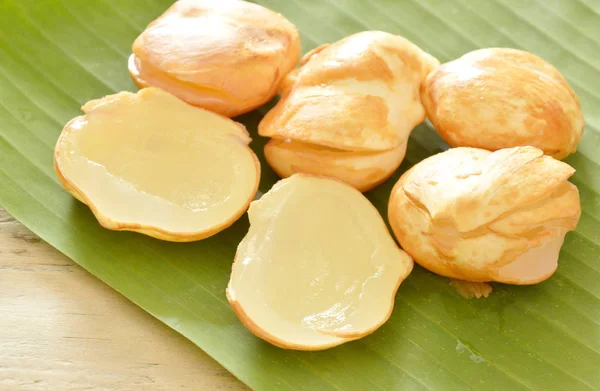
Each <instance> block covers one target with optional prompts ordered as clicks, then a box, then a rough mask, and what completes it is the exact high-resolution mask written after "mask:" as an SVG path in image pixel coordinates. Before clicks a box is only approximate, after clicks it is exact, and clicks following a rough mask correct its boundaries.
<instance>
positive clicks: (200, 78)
mask: <svg viewBox="0 0 600 391" xmlns="http://www.w3.org/2000/svg"><path fill="white" fill-rule="evenodd" d="M132 52H133V54H132V55H131V56H130V58H129V63H128V67H129V73H130V76H131V77H132V79H133V81H134V82H135V84H136V85H137V86H138V87H140V88H146V87H158V88H161V89H163V90H165V91H168V92H170V93H172V94H173V95H175V96H177V97H178V98H180V99H181V100H184V101H186V102H187V103H189V104H191V105H194V106H198V107H202V108H205V109H208V110H210V111H213V112H216V113H218V114H221V115H224V116H226V117H235V116H238V115H240V114H243V113H246V112H248V111H251V110H254V109H255V108H257V107H259V106H261V105H263V104H265V103H267V102H268V101H269V100H271V99H272V98H273V97H274V96H275V95H276V94H277V89H278V87H279V84H280V82H281V80H282V79H283V77H284V76H285V75H286V74H287V73H288V72H289V71H290V70H292V69H293V68H294V66H296V64H297V62H298V60H299V58H300V54H301V43H300V35H299V33H298V30H297V28H296V27H295V26H294V25H293V24H292V23H291V22H290V21H288V20H287V19H286V18H285V17H284V16H283V15H281V14H278V13H275V12H273V11H271V10H269V9H267V8H264V7H262V6H260V5H258V4H253V3H250V2H246V1H238V0H219V1H216V0H179V1H177V2H175V3H174V4H173V5H172V6H171V7H170V8H169V9H167V10H166V11H165V12H164V13H163V14H162V15H161V16H160V17H158V18H157V19H156V20H155V21H153V22H152V23H150V24H149V25H148V27H147V28H146V30H144V31H143V32H142V33H141V34H140V36H139V37H137V39H136V40H135V41H134V43H133V47H132Z"/></svg>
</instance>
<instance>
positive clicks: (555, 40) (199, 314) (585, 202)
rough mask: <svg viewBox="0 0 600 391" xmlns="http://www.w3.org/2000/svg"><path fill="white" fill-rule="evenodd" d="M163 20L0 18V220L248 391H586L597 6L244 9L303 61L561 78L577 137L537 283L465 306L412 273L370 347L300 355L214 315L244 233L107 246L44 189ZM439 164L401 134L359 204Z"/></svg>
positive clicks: (150, 10) (128, 9)
mask: <svg viewBox="0 0 600 391" xmlns="http://www.w3.org/2000/svg"><path fill="white" fill-rule="evenodd" d="M170 3H171V1H169V0H119V1H113V0H93V1H89V0H1V1H0V205H2V206H3V207H4V208H6V209H7V210H8V211H9V212H10V213H11V214H12V215H14V216H15V217H16V218H17V219H19V220H20V221H21V222H22V223H23V224H25V225H26V226H27V227H28V228H29V229H31V230H32V231H34V232H35V233H36V234H38V235H39V236H40V237H41V238H43V239H44V240H45V241H47V242H48V243H50V244H51V245H52V246H54V247H56V248H57V249H59V250H60V251H62V252H63V253H65V254H66V255H68V256H69V257H71V258H72V259H73V260H75V261H76V262H77V263H79V264H80V265H81V266H83V267H84V268H85V269H87V270H88V271H89V272H91V273H92V274H94V275H95V276H97V277H98V278H100V279H101V280H102V281H104V282H105V283H107V284H109V285H110V286H111V287H113V288H114V289H116V290H117V291H119V292H121V293H122V294H123V295H125V296H126V297H127V298H129V299H130V300H131V301H133V302H135V303H136V304H137V305H139V306H140V307H141V308H143V309H144V310H146V311H148V312H149V313H151V314H152V315H153V316H155V317H156V318H158V319H160V320H161V321H162V322H164V323H165V324H167V325H168V326H170V327H172V328H173V329H174V330H176V331H177V332H179V333H181V334H183V335H184V336H185V337H187V338H188V339H190V340H191V341H192V342H193V343H195V344H196V345H198V346H199V347H200V348H202V349H203V350H205V351H206V352H207V353H208V354H210V355H211V356H212V357H214V358H215V359H216V360H217V361H218V362H219V363H221V364H222V365H223V366H224V367H226V368H227V369H228V370H230V371H231V372H232V373H233V374H234V375H235V376H237V377H238V378H239V379H241V380H242V381H243V382H245V383H246V384H248V385H249V386H250V387H252V388H255V389H262V390H301V389H306V390H327V389H337V390H354V389H356V390H371V389H372V390H378V389H381V390H392V389H398V390H400V389H403V390H404V389H405V390H413V389H414V390H418V389H435V390H440V389H444V390H468V389H497V390H520V389H537V390H586V389H598V388H600V153H599V151H600V130H599V129H600V111H599V109H598V107H600V106H599V105H600V43H599V40H598V37H600V2H599V1H597V0H486V1H484V0H453V1H450V0H261V1H259V3H261V4H263V5H265V6H267V7H269V8H271V9H273V10H276V11H278V12H281V13H283V14H284V15H285V16H286V17H287V18H288V19H290V20H291V21H292V22H293V23H295V24H296V25H297V26H298V28H299V30H300V32H301V36H302V41H303V50H304V51H305V52H306V51H308V50H310V49H311V48H313V47H315V46H317V45H319V44H321V43H324V42H331V41H335V40H338V39H340V38H342V37H344V36H346V35H349V34H351V33H354V32H358V31H362V30H368V29H377V30H384V31H389V32H392V33H397V34H400V35H403V36H405V37H406V38H408V39H410V40H412V41H413V42H415V43H416V44H417V45H419V46H421V47H422V48H423V49H424V50H426V51H428V52H430V53H432V54H433V55H434V56H436V57H438V58H439V59H440V60H441V61H442V62H444V61H449V60H451V59H454V58H457V57H459V56H461V55H462V54H464V53H465V52H467V51H470V50H474V49H476V48H481V47H515V48H521V49H525V50H528V51H531V52H533V53H535V54H537V55H540V56H541V57H543V58H545V59H546V60H548V61H550V62H551V63H553V64H554V65H555V66H556V67H557V68H558V69H559V70H560V71H561V72H563V73H564V75H565V76H566V77H567V78H568V80H569V82H570V83H571V85H572V86H573V87H574V89H575V90H576V92H577V93H578V95H579V97H580V98H581V103H582V106H583V110H584V113H585V116H586V122H587V126H586V130H585V134H584V137H583V140H582V142H581V145H580V147H579V152H578V153H577V154H575V155H572V156H570V157H569V158H568V159H567V162H568V163H570V164H571V165H573V166H574V167H575V168H576V169H577V174H576V175H575V176H574V178H573V179H572V181H573V183H575V184H576V185H577V186H578V188H579V191H580V193H581V201H582V206H583V214H582V217H581V220H580V223H579V226H578V227H577V230H576V231H575V232H572V233H570V234H569V235H568V237H567V240H566V243H565V245H564V247H563V249H562V252H561V255H560V262H559V269H558V271H557V273H556V274H555V275H554V276H553V277H552V278H551V279H550V280H548V281H546V282H543V283H541V284H538V285H535V286H526V287H516V286H505V285H495V291H494V293H493V294H492V295H491V296H490V297H489V298H488V299H485V300H466V299H464V298H462V297H460V296H459V295H458V294H457V293H456V291H455V290H454V288H452V287H451V286H450V285H449V283H448V280H447V279H445V278H442V277H439V276H436V275H434V274H432V273H429V272H428V271H426V270H424V269H422V268H419V267H416V268H415V270H414V272H413V273H412V275H411V276H410V277H409V278H408V279H407V280H406V281H405V282H404V283H403V284H402V286H401V287H400V290H399V291H398V294H397V297H396V305H395V309H394V312H393V315H392V317H391V319H390V320H389V321H388V322H387V323H386V324H385V325H384V326H383V327H382V328H381V329H379V330H378V331H376V332H375V333H374V334H372V335H371V336H369V337H367V338H364V339H362V340H359V341H356V342H351V343H348V344H345V345H343V346H340V347H337V348H334V349H331V350H327V351H322V352H310V353H308V352H297V351H286V350H282V349H279V348H276V347H273V346H271V345H269V344H267V343H265V342H263V341H261V340H259V339H257V338H255V337H254V336H253V335H252V334H250V333H249V332H248V331H247V330H246V329H245V328H244V327H243V326H242V325H241V324H240V322H239V321H238V319H237V318H236V316H235V315H234V314H233V312H232V311H231V309H230V308H229V306H228V303H227V300H226V298H225V294H224V290H225V287H226V285H227V282H228V277H229V272H230V270H231V262H232V260H233V256H234V253H235V249H236V246H237V244H238V242H239V241H240V239H241V238H242V237H243V235H244V234H245V232H246V230H247V228H248V222H247V219H246V218H242V219H241V220H240V221H239V222H237V223H236V224H235V225H234V226H232V227H231V228H230V229H227V230H226V231H224V232H222V233H220V234H218V235H216V236H214V237H212V238H210V239H208V240H204V241H200V242H196V243H188V244H176V243H166V242H161V241H158V240H154V239H151V238H149V237H145V236H143V235H139V234H134V233H127V232H112V231H108V230H105V229H103V228H101V227H100V226H99V225H98V224H97V222H96V220H95V219H94V217H93V216H92V214H91V212H90V211H89V210H88V208H87V207H85V206H84V205H82V204H81V203H79V202H77V201H75V200H74V199H73V198H72V197H71V196H69V195H68V194H67V193H66V192H65V191H64V190H63V189H62V188H61V187H60V185H59V183H58V181H57V179H56V177H55V175H54V172H53V167H52V158H53V156H52V153H53V147H54V144H55V142H56V139H57V137H58V135H59V133H60V130H61V128H62V126H63V125H64V124H65V123H66V122H67V121H68V120H69V119H70V118H72V117H74V116H76V115H79V114H80V111H79V107H80V106H81V105H82V104H83V103H84V102H86V101H87V100H89V99H93V98H97V97H100V96H103V95H105V94H110V93H113V92H115V91H120V90H130V91H135V87H134V85H133V83H132V82H131V81H130V79H129V76H128V72H127V67H126V60H127V56H128V54H129V53H130V47H131V43H132V42H133V40H134V38H135V37H136V36H137V35H138V34H139V33H140V32H141V31H142V30H143V28H144V27H145V26H146V25H147V24H148V23H149V22H150V21H151V20H152V19H154V18H155V17H157V16H158V15H159V14H161V13H162V12H163V11H164V10H165V9H166V8H167V7H168V6H169V5H170ZM269 107H270V106H267V107H263V108H260V109H258V110H256V111H254V112H252V113H249V114H247V115H244V116H242V117H240V118H239V120H240V121H241V122H243V123H244V124H245V125H246V126H247V127H248V129H249V130H250V131H251V133H252V135H253V138H254V141H253V143H252V147H253V148H254V149H255V151H257V153H258V155H259V157H260V158H261V160H262V163H263V164H262V166H263V169H262V172H263V177H262V180H261V184H260V192H259V194H258V196H260V195H261V194H262V193H264V192H266V191H267V190H268V189H269V188H270V187H271V186H272V185H273V183H274V182H275V181H276V180H277V177H276V176H275V174H274V173H273V172H272V171H271V170H270V168H269V167H268V165H267V164H266V163H265V162H264V159H263V155H262V147H263V145H264V143H265V140H264V139H262V138H261V137H259V136H258V135H257V134H256V125H257V123H258V122H259V121H260V119H261V117H262V116H263V115H264V113H265V112H266V111H267V110H268V109H269ZM445 148H447V146H446V145H445V144H444V142H443V141H442V140H441V139H440V138H439V137H438V136H437V135H436V133H435V132H434V131H433V129H431V128H430V127H429V126H428V125H426V124H423V125H421V126H419V127H417V129H415V131H414V132H413V135H412V136H411V139H410V142H409V146H408V153H407V157H406V159H405V161H404V162H403V164H402V166H401V168H400V169H399V170H398V172H397V173H396V174H395V175H394V176H393V177H392V178H391V179H390V180H388V181H387V182H386V183H385V184H383V185H381V186H379V187H378V188H376V189H375V190H374V191H372V192H369V193H368V194H367V196H368V197H369V199H370V200H371V201H372V202H373V203H374V204H375V205H376V207H377V208H378V209H379V210H380V211H381V212H382V214H384V215H385V213H384V212H385V210H386V204H387V200H388V196H389V193H390V190H391V187H392V185H393V184H394V183H395V181H396V180H397V179H398V177H399V176H400V174H401V173H402V172H404V171H405V170H406V169H407V168H409V167H410V166H411V165H413V164H415V163H417V162H418V161H420V160H422V159H424V158H425V157H427V156H430V155H432V154H434V153H437V152H439V151H442V150H444V149H445ZM0 289H1V287H0ZM115 322H119V319H115Z"/></svg>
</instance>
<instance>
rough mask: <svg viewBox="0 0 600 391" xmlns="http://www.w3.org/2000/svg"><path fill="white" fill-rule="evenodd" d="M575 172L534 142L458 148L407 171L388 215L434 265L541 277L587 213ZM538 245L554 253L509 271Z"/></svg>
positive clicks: (493, 277)
mask: <svg viewBox="0 0 600 391" xmlns="http://www.w3.org/2000/svg"><path fill="white" fill-rule="evenodd" d="M574 172H575V170H574V169H573V168H572V167H571V166H569V165H568V164H566V163H563V162H561V161H558V160H555V159H553V158H551V157H549V156H545V155H543V153H542V151H541V150H539V149H537V148H534V147H516V148H508V149H502V150H499V151H496V152H494V153H492V152H489V151H486V150H482V149H476V148H453V149H450V150H448V151H446V152H442V153H440V154H437V155H434V156H432V157H429V158H427V159H425V160H423V161H422V162H420V163H418V164H416V165H415V166H413V168H411V169H410V170H408V171H407V172H406V173H405V174H404V175H402V177H400V179H399V180H398V182H397V183H396V185H395V186H394V188H393V190H392V193H391V196H390V200H389V204H388V218H389V221H390V225H391V226H392V230H393V232H394V234H395V235H396V238H397V239H398V241H399V242H400V245H401V246H402V248H403V249H404V250H405V251H406V252H408V253H409V254H410V255H411V256H412V257H413V259H414V260H415V262H417V263H418V264H420V265H421V266H423V267H425V268H426V269H428V270H430V271H432V272H434V273H437V274H440V275H443V276H446V277H450V278H455V279H459V280H465V281H473V282H487V281H497V282H503V283H508V284H517V285H528V284H535V283H538V282H541V281H543V280H545V279H547V278H549V277H550V276H551V275H552V274H553V273H554V271H555V270H556V262H555V260H556V258H557V257H558V251H559V248H560V245H561V244H562V240H563V238H564V235H565V234H566V233H567V232H568V231H570V230H573V229H575V227H576V225H577V222H578V221H579V217H580V214H581V206H580V203H579V192H578V190H577V187H575V185H573V184H571V183H569V182H568V181H567V180H568V178H569V177H570V176H571V175H573V173H574ZM536 249H537V250H539V249H547V253H545V254H543V255H540V256H534V257H532V258H531V260H533V262H532V263H531V264H529V268H525V270H521V272H520V273H519V272H515V271H514V270H513V271H512V272H511V273H507V272H506V271H507V269H504V268H505V267H507V266H510V265H515V264H514V263H513V262H516V261H517V260H518V259H519V257H520V256H523V255H524V254H528V252H529V251H534V250H536ZM552 258H554V259H552Z"/></svg>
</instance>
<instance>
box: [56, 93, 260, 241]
mask: <svg viewBox="0 0 600 391" xmlns="http://www.w3.org/2000/svg"><path fill="white" fill-rule="evenodd" d="M154 90H156V89H154V88H146V89H143V90H140V91H138V93H137V94H138V95H140V94H149V93H153V92H154ZM121 94H123V92H121ZM125 94H131V93H129V92H125ZM115 95H117V94H115ZM112 96H114V95H112ZM110 97H111V95H109V96H107V97H105V98H110ZM105 98H102V99H97V100H94V101H90V102H88V103H86V104H85V105H84V106H83V107H82V110H83V111H84V112H85V113H87V112H88V111H89V110H92V109H93V108H94V106H95V105H96V104H101V102H102V101H103V99H105ZM84 117H85V115H84V116H79V117H75V118H73V119H71V120H70V121H69V122H67V124H66V125H65V127H64V128H63V130H62V132H61V134H60V136H59V138H58V140H57V142H56V147H55V149H54V171H55V173H56V176H57V178H58V181H59V182H60V184H61V185H62V187H63V188H64V189H65V190H66V191H67V192H68V193H69V194H71V195H72V196H73V197H74V198H75V199H77V200H78V201H81V202H82V203H84V204H85V205H87V206H88V207H89V208H90V210H91V211H92V213H93V214H94V216H95V217H96V219H97V220H98V223H99V224H100V225H101V226H102V227H104V228H106V229H110V230H114V231H133V232H138V233H142V234H145V235H148V236H151V237H153V238H156V239H161V240H165V241H169V242H193V241H197V240H201V239H206V238H208V237H210V236H213V235H215V234H217V233H219V232H221V231H222V230H224V229H226V228H228V227H230V226H231V225H232V224H233V223H235V222H236V221H237V220H238V219H239V218H240V217H241V216H242V215H243V214H244V213H246V210H247V209H248V205H250V202H252V200H253V199H254V197H255V195H256V192H257V191H258V185H259V182H260V161H259V160H258V158H257V157H256V154H255V153H254V152H253V151H252V150H251V149H250V147H248V149H249V150H250V151H251V152H252V156H253V160H254V163H255V166H256V173H257V180H256V185H255V187H254V190H253V191H252V193H251V197H249V198H248V202H247V203H246V205H245V206H244V207H243V208H242V209H240V211H239V213H237V214H235V215H233V216H232V218H231V220H228V221H225V222H223V224H220V225H218V226H215V227H212V229H210V230H207V231H203V232H172V231H167V230H164V229H161V228H160V227H154V226H149V225H142V224H138V223H132V222H120V221H116V220H114V219H111V218H109V217H107V216H105V215H103V214H102V212H101V211H100V210H99V209H98V208H97V207H96V206H95V205H94V203H92V202H91V201H90V200H89V199H88V197H86V195H85V194H84V193H83V191H82V190H81V189H80V188H79V187H77V185H75V184H74V183H72V182H70V181H69V180H68V179H67V178H66V176H65V175H64V173H63V171H62V169H61V167H60V164H59V162H58V161H59V156H60V154H61V151H60V149H59V146H60V145H61V142H62V140H63V138H66V137H68V129H69V128H70V127H71V125H72V124H73V123H75V122H76V121H78V120H80V119H82V118H84ZM239 126H240V129H242V130H243V131H244V132H245V133H247V131H246V129H245V127H244V126H243V125H241V124H239Z"/></svg>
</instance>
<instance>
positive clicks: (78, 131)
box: [54, 88, 260, 242]
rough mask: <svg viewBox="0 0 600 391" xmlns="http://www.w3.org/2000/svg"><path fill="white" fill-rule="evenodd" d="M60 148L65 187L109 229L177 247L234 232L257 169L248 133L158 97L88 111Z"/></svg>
mask: <svg viewBox="0 0 600 391" xmlns="http://www.w3.org/2000/svg"><path fill="white" fill-rule="evenodd" d="M82 110H83V111H84V112H85V115H84V116H80V117H76V118H74V119H72V120H71V121H70V122H69V123H68V124H67V125H66V126H65V128H64V129H63V132H62V133H61V136H60V138H59V139H58V143H57V144H56V149H55V155H54V165H55V169H56V173H57V175H58V178H59V180H60V182H61V183H62V185H63V186H64V187H65V189H67V191H69V193H71V194H72V195H73V196H74V197H75V198H77V199H78V200H80V201H82V202H83V203H85V204H87V205H88V206H89V207H90V209H91V210H92V212H93V213H94V215H95V216H96V218H97V219H98V221H99V222H100V224H101V225H102V226H104V227H106V228H108V229H113V230H129V231H137V232H141V233H144V234H147V235H150V236H153V237H155V238H159V239H163V240H170V241H176V242H185V241H193V240H199V239H203V238H205V237H208V236H211V235H213V234H215V233H217V232H219V231H221V230H223V229H224V228H226V227H228V226H230V225H231V224H232V223H233V222H234V221H235V220H237V219H238V218H239V217H240V216H241V215H242V214H243V213H244V212H245V210H246V209H247V207H248V204H249V203H250V201H251V200H252V199H253V198H254V196H255V194H256V190H257V188H258V181H259V178H260V165H259V162H258V159H257V158H256V155H254V152H252V150H251V149H250V148H249V147H248V143H249V142H250V137H249V136H248V133H247V132H246V130H245V129H244V127H243V126H242V125H240V124H238V123H236V122H234V121H232V120H230V119H228V118H225V117H222V116H220V115H218V114H214V113H212V112H210V111H207V110H204V109H199V108H196V107H193V106H190V105H188V104H186V103H184V102H183V101H181V100H179V99H177V98H176V97H174V96H173V95H171V94H169V93H167V92H164V91H162V90H159V89H155V88H147V89H143V90H141V91H139V92H138V93H137V94H134V93H131V92H120V93H118V94H115V95H109V96H106V97H104V98H102V99H98V100H94V101H90V102H88V103H87V104H85V105H84V106H83V108H82Z"/></svg>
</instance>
